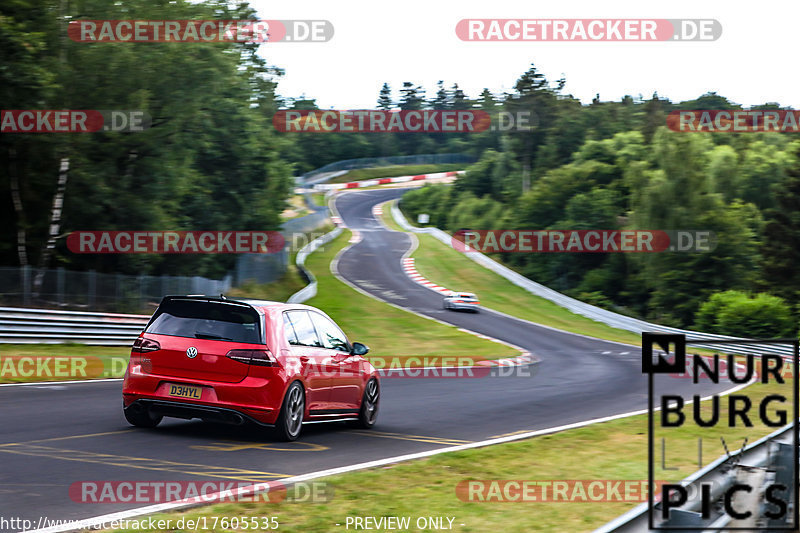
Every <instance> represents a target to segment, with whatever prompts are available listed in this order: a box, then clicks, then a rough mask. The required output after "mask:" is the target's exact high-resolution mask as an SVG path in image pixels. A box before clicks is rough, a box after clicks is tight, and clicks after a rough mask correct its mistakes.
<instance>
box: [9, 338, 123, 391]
mask: <svg viewBox="0 0 800 533" xmlns="http://www.w3.org/2000/svg"><path fill="white" fill-rule="evenodd" d="M130 354H131V349H130V347H129V346H86V345H83V344H0V383H31V382H36V381H69V380H83V379H103V378H121V377H122V376H123V374H124V373H125V367H126V366H127V365H128V358H129V357H130ZM28 374H30V375H28Z"/></svg>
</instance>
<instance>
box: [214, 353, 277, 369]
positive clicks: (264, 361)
mask: <svg viewBox="0 0 800 533" xmlns="http://www.w3.org/2000/svg"><path fill="white" fill-rule="evenodd" d="M225 357H227V358H228V359H233V360H234V361H239V362H240V363H245V364H248V365H254V366H275V365H276V364H277V361H276V360H275V358H274V357H272V353H270V351H269V350H231V351H229V352H228V353H227V354H225Z"/></svg>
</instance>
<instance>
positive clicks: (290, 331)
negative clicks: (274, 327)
mask: <svg viewBox="0 0 800 533" xmlns="http://www.w3.org/2000/svg"><path fill="white" fill-rule="evenodd" d="M283 331H284V333H286V340H287V341H289V344H300V342H299V341H298V340H297V333H295V331H294V326H292V321H291V320H290V319H289V314H288V313H284V314H283Z"/></svg>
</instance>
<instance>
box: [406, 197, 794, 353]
mask: <svg viewBox="0 0 800 533" xmlns="http://www.w3.org/2000/svg"><path fill="white" fill-rule="evenodd" d="M392 216H393V217H394V219H395V221H396V222H397V223H398V224H399V225H400V226H401V227H402V228H403V229H405V230H406V231H411V232H414V233H426V234H428V235H431V236H432V237H433V238H435V239H437V240H438V241H441V242H442V243H444V244H446V245H447V246H452V236H451V235H450V234H449V233H446V232H444V231H442V230H441V229H439V228H418V227H415V226H412V225H411V224H409V223H408V221H407V220H406V218H405V216H404V215H403V213H402V212H401V211H400V208H399V207H398V206H397V202H393V203H392ZM464 255H466V256H467V257H468V258H470V259H472V260H473V261H475V262H476V263H478V264H479V265H481V266H484V267H486V268H488V269H489V270H491V271H493V272H495V273H497V274H499V275H500V276H502V277H504V278H506V279H507V280H508V281H510V282H511V283H513V284H514V285H517V286H518V287H522V288H523V289H525V290H526V291H528V292H530V293H531V294H534V295H536V296H540V297H542V298H545V299H547V300H550V301H551V302H553V303H555V304H557V305H560V306H561V307H564V308H565V309H568V310H569V311H572V312H573V313H575V314H577V315H581V316H585V317H586V318H591V319H592V320H596V321H598V322H602V323H604V324H607V325H609V326H611V327H614V328H619V329H624V330H627V331H633V332H635V333H641V332H643V331H652V332H657V333H680V334H684V335H687V336H691V337H692V338H695V339H697V340H704V341H709V340H710V341H714V340H719V341H732V340H733V341H737V340H739V341H749V342H748V343H747V344H733V343H730V342H725V343H724V344H703V346H704V347H706V348H711V349H712V350H719V351H723V352H734V353H741V354H754V355H760V354H765V353H766V354H772V355H780V356H782V357H792V356H793V352H792V349H791V348H790V347H786V346H775V345H769V344H765V345H753V344H752V340H753V339H745V338H742V337H730V336H727V335H717V334H714V333H701V332H697V331H689V330H685V329H679V328H672V327H668V326H661V325H659V324H652V323H650V322H645V321H644V320H639V319H638V318H633V317H629V316H625V315H621V314H619V313H615V312H613V311H609V310H607V309H601V308H599V307H595V306H593V305H591V304H587V303H586V302H581V301H580V300H576V299H575V298H570V297H569V296H566V295H565V294H561V293H560V292H558V291H554V290H553V289H551V288H549V287H545V286H544V285H541V284H539V283H536V282H535V281H532V280H530V279H528V278H526V277H525V276H523V275H522V274H519V273H517V272H514V271H513V270H511V269H510V268H508V267H506V266H505V265H502V264H500V263H498V262H497V261H495V260H494V259H491V258H489V257H487V256H486V255H484V254H482V253H480V252H469V253H465V254H464Z"/></svg>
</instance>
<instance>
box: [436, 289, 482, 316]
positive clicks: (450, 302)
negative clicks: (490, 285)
mask: <svg viewBox="0 0 800 533" xmlns="http://www.w3.org/2000/svg"><path fill="white" fill-rule="evenodd" d="M442 307H443V308H444V309H467V310H469V311H473V312H475V313H477V312H478V309H480V302H479V301H478V297H477V296H475V295H474V294H473V293H471V292H456V291H452V292H450V294H448V295H447V296H445V297H444V301H443V302H442Z"/></svg>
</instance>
